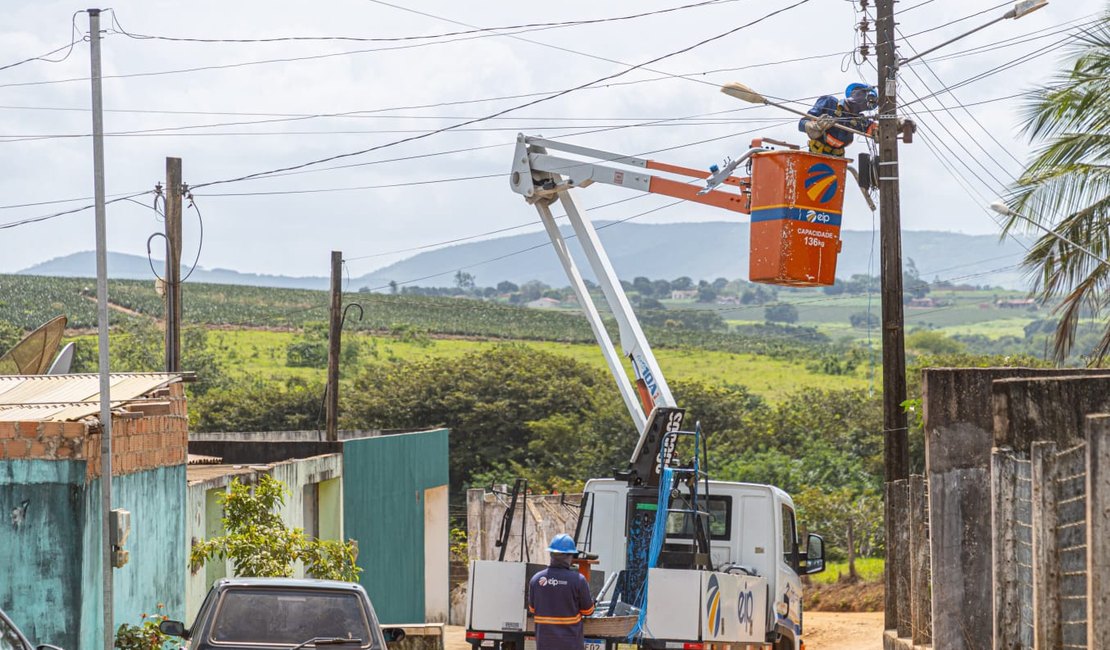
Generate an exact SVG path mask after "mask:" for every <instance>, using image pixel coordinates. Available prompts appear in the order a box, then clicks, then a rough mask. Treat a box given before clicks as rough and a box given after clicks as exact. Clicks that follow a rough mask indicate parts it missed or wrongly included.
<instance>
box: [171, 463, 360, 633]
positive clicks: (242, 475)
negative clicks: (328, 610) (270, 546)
mask: <svg viewBox="0 0 1110 650" xmlns="http://www.w3.org/2000/svg"><path fill="white" fill-rule="evenodd" d="M204 472H205V474H212V476H210V477H206V478H203V479H197V480H190V481H189V485H188V496H187V499H186V501H187V513H186V516H185V519H186V520H187V522H188V523H187V526H188V530H187V532H186V535H185V536H183V538H184V539H186V540H187V541H186V544H183V545H182V549H183V552H184V553H186V560H185V561H186V562H187V560H188V558H187V554H188V548H189V547H191V546H192V544H193V543H194V542H196V541H200V540H202V539H207V538H209V537H214V536H217V535H220V534H222V533H223V529H222V524H221V523H220V520H221V518H222V517H223V510H222V508H221V507H220V505H219V502H218V496H219V495H220V494H221V493H223V492H225V491H226V490H227V488H228V486H229V485H231V482H232V480H234V479H238V480H239V481H241V482H243V483H248V484H250V483H255V482H257V480H258V475H259V474H269V475H270V476H272V477H273V478H275V479H277V480H279V481H281V482H282V483H284V484H285V486H286V488H288V490H289V493H288V494H287V495H286V498H285V505H284V507H283V508H282V509H281V510H280V513H279V514H280V515H281V519H282V521H283V522H285V525H286V526H288V527H290V528H304V527H305V512H306V510H305V505H306V504H305V496H306V491H305V488H306V487H311V486H319V487H317V488H316V489H315V490H309V491H308V494H310V495H319V496H318V499H319V505H318V506H313V504H309V505H310V508H314V509H315V512H316V513H317V514H316V520H317V521H318V522H319V526H318V528H319V533H320V535H319V537H321V538H323V539H343V535H342V534H343V522H342V509H341V508H340V505H339V504H340V503H342V485H341V483H342V480H341V477H342V474H343V462H342V459H341V457H340V456H339V455H338V454H330V455H325V456H315V457H312V458H303V459H296V460H289V461H285V462H282V463H275V464H273V465H266V466H258V465H256V466H252V467H251V468H238V469H235V468H232V467H226V468H223V467H220V468H207V467H205V468H204ZM234 574H235V571H234V567H233V565H232V564H231V563H230V562H227V561H224V562H219V561H215V562H209V563H206V564H205V566H204V567H203V568H201V569H200V570H198V571H196V572H193V571H192V569H191V568H190V569H189V571H188V576H187V579H186V580H185V584H184V585H183V593H184V602H185V607H184V611H183V612H182V614H183V615H184V618H183V619H180V620H184V621H185V623H186V625H191V624H192V621H193V619H194V618H195V617H196V614H197V611H198V610H199V609H200V605H201V603H202V602H203V601H204V596H205V594H207V593H208V590H209V589H210V588H211V587H212V583H214V582H215V581H216V580H217V579H219V578H222V577H224V576H231V575H234ZM294 577H297V578H301V577H304V568H303V567H301V566H297V567H296V569H295V571H294Z"/></svg>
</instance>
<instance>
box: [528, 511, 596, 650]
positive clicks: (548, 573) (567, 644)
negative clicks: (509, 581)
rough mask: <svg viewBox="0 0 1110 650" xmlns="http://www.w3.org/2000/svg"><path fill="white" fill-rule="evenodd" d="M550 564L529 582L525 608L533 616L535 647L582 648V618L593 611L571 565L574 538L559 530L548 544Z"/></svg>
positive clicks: (581, 578)
mask: <svg viewBox="0 0 1110 650" xmlns="http://www.w3.org/2000/svg"><path fill="white" fill-rule="evenodd" d="M547 551H548V552H549V553H550V554H551V563H550V564H549V565H548V567H547V568H546V569H544V570H543V571H540V572H539V573H537V574H536V575H534V576H532V580H531V581H530V582H529V583H528V611H529V612H531V613H532V615H533V616H535V621H536V650H582V648H583V647H584V645H585V639H584V637H583V634H582V617H583V616H589V615H590V614H593V613H594V600H593V597H592V596H591V595H590V585H589V584H588V583H587V582H586V578H585V577H584V576H583V575H582V574H581V573H579V572H578V571H577V570H576V569H575V568H574V567H573V564H571V561H572V560H573V559H574V556H575V555H576V554H577V553H578V547H577V546H576V545H575V543H574V539H573V538H571V536H570V535H567V534H566V533H560V534H559V535H556V536H555V538H554V539H552V540H551V545H550V546H548V547H547Z"/></svg>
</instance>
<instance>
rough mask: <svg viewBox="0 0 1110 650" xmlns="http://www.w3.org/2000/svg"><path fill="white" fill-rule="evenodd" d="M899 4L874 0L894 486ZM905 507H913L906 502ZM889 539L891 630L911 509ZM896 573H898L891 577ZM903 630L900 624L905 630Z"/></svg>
mask: <svg viewBox="0 0 1110 650" xmlns="http://www.w3.org/2000/svg"><path fill="white" fill-rule="evenodd" d="M895 25H896V23H895V21H894V0H877V1H876V2H875V41H876V47H875V50H876V55H877V59H878V72H879V76H878V83H877V85H878V91H879V115H880V117H879V137H878V146H879V179H878V180H879V233H880V244H879V248H880V252H881V255H880V268H881V270H882V273H881V276H882V286H881V293H882V321H883V337H882V338H883V431H884V436H883V473H884V480H885V481H886V482H887V483H888V484H889V483H890V482H891V481H898V480H903V479H907V478H909V475H910V470H909V468H910V452H909V448H910V447H909V432H908V430H907V426H908V424H907V419H906V413H905V411H904V409H903V408H902V402H904V401H905V400H906V350H905V347H906V343H905V332H904V324H905V323H904V314H903V311H902V226H901V207H900V199H899V191H900V190H899V181H898V119H897V114H896V113H897V108H898V96H897V70H898V55H897V53H896V52H895V43H896V40H895V32H894V28H895ZM902 503H903V504H906V505H908V503H907V502H905V501H903V502H902ZM884 514H885V518H886V521H885V527H886V539H887V563H886V567H887V570H886V595H885V597H884V601H885V603H884V604H885V608H884V609H885V614H884V619H885V623H886V629H888V630H889V629H891V628H893V627H895V625H896V624H897V622H898V621H899V620H902V619H905V618H906V616H903V612H901V611H899V609H898V608H899V607H902V606H903V604H906V605H908V603H906V601H902V602H898V601H897V595H898V593H900V592H899V590H898V585H897V578H898V577H899V576H902V577H908V576H905V573H901V574H897V573H894V572H898V571H905V570H907V569H908V561H909V557H908V553H907V550H908V549H906V547H904V546H899V545H898V544H899V543H900V539H899V537H898V535H897V534H896V531H897V528H898V527H904V526H905V522H906V521H907V519H908V518H907V517H906V510H905V509H904V508H903V509H901V510H898V509H895V508H893V507H892V504H891V503H887V504H886V508H885V511H884ZM892 573H893V574H892ZM900 627H901V626H899V628H900Z"/></svg>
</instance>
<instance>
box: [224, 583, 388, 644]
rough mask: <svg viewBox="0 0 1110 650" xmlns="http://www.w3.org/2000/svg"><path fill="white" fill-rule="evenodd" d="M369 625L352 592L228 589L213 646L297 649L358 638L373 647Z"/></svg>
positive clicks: (357, 597)
mask: <svg viewBox="0 0 1110 650" xmlns="http://www.w3.org/2000/svg"><path fill="white" fill-rule="evenodd" d="M371 623H373V625H374V628H376V627H377V622H376V621H373V622H372V621H370V620H368V618H367V613H366V611H365V608H363V606H362V601H361V599H360V597H359V595H358V594H356V593H354V592H328V591H316V592H311V591H294V590H291V589H235V588H232V589H228V590H227V591H225V592H224V593H223V596H222V597H221V598H220V602H219V603H218V604H217V605H216V613H215V619H214V624H213V626H212V630H211V632H210V633H209V636H210V640H211V641H212V643H215V644H221V643H222V644H233V643H264V644H272V645H281V644H287V645H296V644H298V643H302V642H304V641H306V640H308V639H311V638H313V637H333V638H335V637H338V638H343V639H360V640H361V641H362V643H361V646H362V647H364V648H368V647H370V646H372V645H374V642H375V637H374V635H373V634H372V633H371Z"/></svg>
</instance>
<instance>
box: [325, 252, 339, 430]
mask: <svg viewBox="0 0 1110 650" xmlns="http://www.w3.org/2000/svg"><path fill="white" fill-rule="evenodd" d="M342 274H343V253H342V252H340V251H332V252H331V318H330V319H329V326H328V387H327V402H326V411H327V415H326V417H327V428H326V430H325V431H326V433H327V439H328V440H333V441H334V440H338V439H339V349H340V347H339V344H340V340H339V337H340V336H342V332H343V328H342V325H343V284H342Z"/></svg>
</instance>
